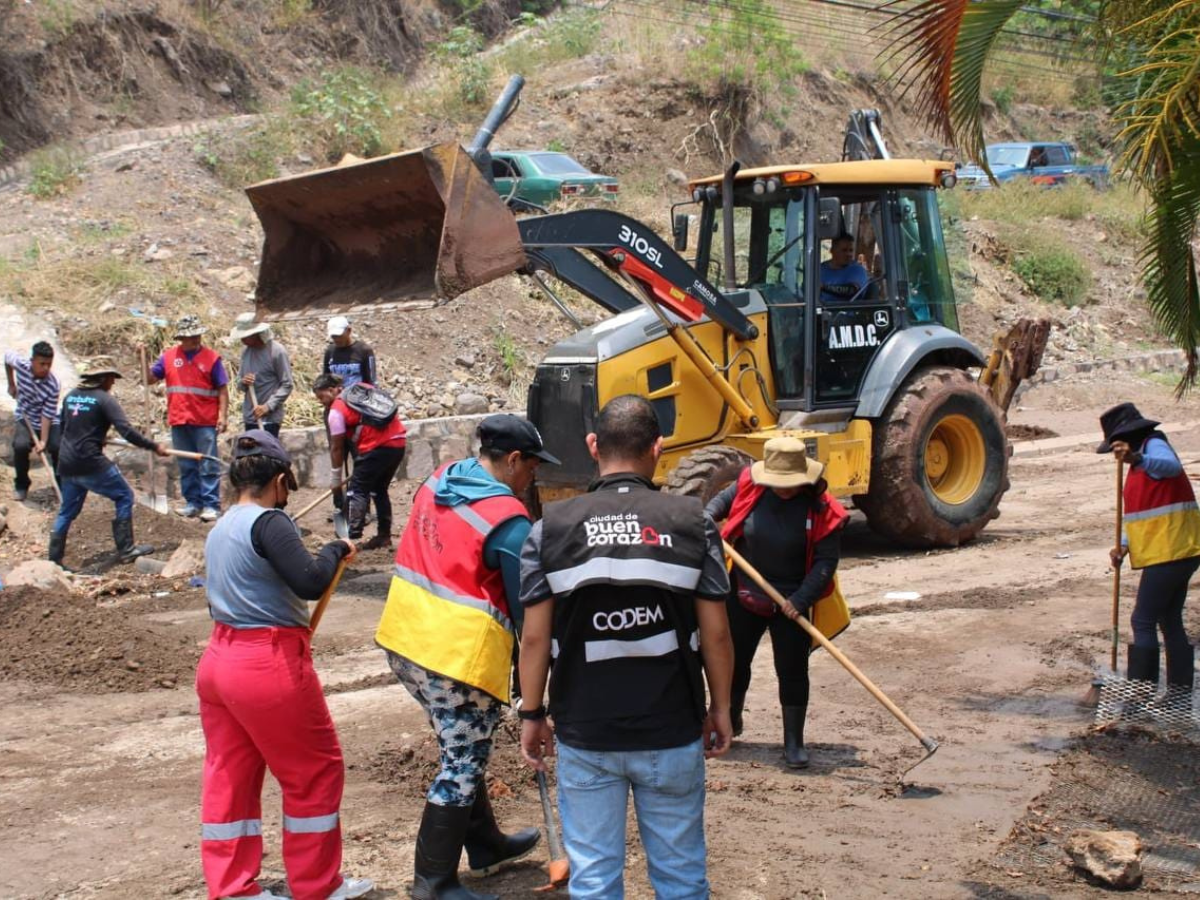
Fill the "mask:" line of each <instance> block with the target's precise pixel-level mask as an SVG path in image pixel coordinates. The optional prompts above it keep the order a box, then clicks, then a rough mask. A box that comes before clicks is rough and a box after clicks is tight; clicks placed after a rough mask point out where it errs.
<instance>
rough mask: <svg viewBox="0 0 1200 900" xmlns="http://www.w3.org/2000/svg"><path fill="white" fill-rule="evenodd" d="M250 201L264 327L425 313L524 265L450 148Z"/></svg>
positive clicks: (272, 185)
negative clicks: (381, 312) (347, 315)
mask: <svg viewBox="0 0 1200 900" xmlns="http://www.w3.org/2000/svg"><path fill="white" fill-rule="evenodd" d="M246 194H247V196H248V197H249V198H250V203H251V205H252V206H253V207H254V211H255V213H256V214H257V215H258V218H259V221H260V222H261V223H262V227H263V232H264V234H265V240H264V243H263V253H262V263H261V265H260V267H259V277H258V289H257V294H256V302H257V308H258V314H259V317H260V318H261V319H267V320H272V319H274V320H278V319H289V318H300V317H304V316H312V315H315V314H318V313H321V312H347V311H351V310H354V309H361V308H378V307H384V306H391V307H393V308H426V307H430V306H435V305H437V303H438V302H440V301H444V300H449V299H451V298H453V297H456V296H458V295H459V294H461V293H463V292H464V291H468V290H470V289H471V288H474V287H479V286H480V285H483V284H487V283H488V282H490V281H494V280H495V279H497V278H500V277H501V276H503V275H507V274H510V273H512V272H515V271H517V270H518V269H520V268H522V267H523V266H524V265H525V263H526V260H525V251H524V249H523V247H522V244H521V238H520V235H519V233H518V231H517V223H516V221H515V220H514V219H513V216H512V214H511V213H510V212H509V211H508V208H507V207H506V206H505V205H504V202H503V200H501V199H500V196H499V195H498V194H497V193H496V191H495V189H494V188H493V187H492V185H491V184H489V182H488V180H487V179H486V178H485V177H484V176H483V174H482V173H481V172H480V171H479V169H478V167H477V166H476V165H475V163H474V162H473V161H472V160H471V158H470V156H468V155H467V153H466V151H465V150H463V149H462V147H460V146H459V145H458V144H454V143H446V144H435V145H433V146H430V147H424V148H422V149H420V150H413V151H408V152H405V153H394V154H391V155H389V156H381V157H377V158H375V159H368V160H353V161H350V158H348V160H343V164H342V165H338V166H334V167H332V168H328V169H319V170H317V171H315V172H308V173H306V174H303V175H295V176H291V177H287V178H277V179H275V180H273V181H265V182H262V183H260V184H256V185H252V186H251V187H249V188H247V189H246Z"/></svg>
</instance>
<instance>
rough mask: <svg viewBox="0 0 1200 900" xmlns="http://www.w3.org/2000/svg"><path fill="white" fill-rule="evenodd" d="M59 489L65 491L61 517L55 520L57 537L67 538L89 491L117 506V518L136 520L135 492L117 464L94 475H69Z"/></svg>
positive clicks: (61, 482) (59, 512)
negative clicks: (59, 535) (63, 536)
mask: <svg viewBox="0 0 1200 900" xmlns="http://www.w3.org/2000/svg"><path fill="white" fill-rule="evenodd" d="M59 489H60V490H62V495H63V499H62V506H60V507H59V508H58V517H57V518H55V520H54V533H55V534H61V535H66V533H67V531H68V530H69V529H70V527H71V523H72V522H74V521H75V519H76V518H78V516H79V513H80V512H81V511H82V510H83V501H84V500H86V499H87V495H88V491H91V492H92V493H94V494H99V495H100V496H101V497H107V498H108V499H109V500H111V501H112V502H113V503H115V504H117V513H116V516H115V518H118V519H132V518H133V489H132V488H131V487H130V486H129V482H127V481H126V480H125V478H124V476H123V475H122V474H121V470H120V469H118V468H117V467H116V465H115V464H114V465H110V466H109V467H108V468H107V469H105V470H104V471H103V472H97V473H96V474H95V475H67V476H65V477H64V478H62V479H61V480H60V483H59Z"/></svg>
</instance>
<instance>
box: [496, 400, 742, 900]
mask: <svg viewBox="0 0 1200 900" xmlns="http://www.w3.org/2000/svg"><path fill="white" fill-rule="evenodd" d="M587 443H588V450H589V451H590V452H591V454H592V457H593V458H595V459H596V461H597V462H598V463H599V465H600V477H599V478H598V479H597V480H596V481H595V482H594V483H593V484H592V486H591V489H590V490H589V491H588V493H586V494H584V495H582V496H579V497H574V498H572V499H570V500H564V501H562V502H561V503H552V504H550V505H549V506H548V507H547V508H546V513H545V518H544V519H542V521H541V522H538V523H537V524H536V525H534V526H533V530H532V531H531V532H530V534H529V538H528V539H527V540H526V542H525V546H524V548H523V550H522V552H521V602H522V603H523V604H524V606H525V629H524V632H523V634H522V639H521V693H522V697H523V700H522V708H521V709H520V711H519V712H518V715H519V716H520V718H521V719H522V720H523V721H522V728H521V752H522V755H523V756H524V757H525V759H526V761H528V762H529V763H530V765H532V766H534V767H535V768H537V769H542V768H544V763H543V762H542V756H543V755H544V754H552V753H553V752H554V749H555V748H554V738H555V737H557V739H558V748H557V749H558V758H559V759H558V804H559V812H560V814H561V816H562V825H563V842H564V844H565V845H566V850H567V858H568V860H569V862H570V864H571V884H570V893H571V897H572V898H573V900H581V898H603V900H612V898H619V897H623V896H624V886H623V878H624V869H625V810H626V798H627V797H628V794H629V790H630V788H632V789H633V798H634V806H635V809H636V812H637V821H638V831H639V832H640V833H641V837H642V845H643V846H644V847H645V850H646V863H647V866H648V868H649V872H650V881H651V883H652V884H653V886H654V892H655V895H656V896H658V897H670V898H672V900H684V898H688V900H692V898H695V900H700V898H706V897H708V895H709V884H708V878H707V875H706V870H705V850H704V759H705V757H706V756H707V757H712V756H720V755H721V754H723V753H725V751H726V750H728V749H729V743H730V740H731V738H732V728H731V726H730V722H729V686H730V680H731V677H732V671H733V644H732V642H731V640H730V637H729V623H728V621H727V619H726V617H725V604H724V601H725V597H726V595H727V594H728V593H729V577H728V574H727V572H726V570H725V561H724V555H723V553H722V551H721V539H720V536H719V535H718V533H717V528H716V526H715V525H714V524H713V521H712V519H710V518H709V517H708V516H706V515H705V514H704V510H703V508H702V507H701V505H700V502H699V501H698V500H696V499H694V498H691V497H678V496H674V495H670V494H661V493H659V492H658V490H657V489H656V488H655V486H654V482H653V481H651V478H652V477H653V475H654V470H655V466H656V464H657V462H658V457H659V455H660V454H661V453H662V435H661V432H660V430H659V426H658V419H657V418H656V416H655V414H654V409H653V408H652V407H651V406H650V404H649V403H648V402H647V401H646V400H644V399H642V398H641V397H635V396H632V395H626V396H623V397H616V398H614V399H613V400H611V401H610V402H609V403H608V404H607V405H605V407H604V409H602V410H601V411H600V415H599V416H598V417H597V419H596V432H595V434H589V435H588V436H587ZM552 647H553V648H554V649H553V654H554V677H553V678H552V679H551V682H550V707H549V710H547V709H546V708H545V707H544V706H542V697H543V694H544V692H545V688H546V677H547V673H548V670H549V667H550V659H551V653H552ZM701 652H702V653H703V659H701ZM702 670H703V671H702ZM705 676H707V681H708V691H709V705H708V708H707V714H706V710H705V693H704V683H705ZM547 715H549V716H550V717H551V718H553V720H554V729H553V730H551V728H550V725H549V723H548V722H547V720H546V717H547Z"/></svg>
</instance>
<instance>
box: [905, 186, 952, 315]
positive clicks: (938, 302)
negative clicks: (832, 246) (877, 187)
mask: <svg viewBox="0 0 1200 900" xmlns="http://www.w3.org/2000/svg"><path fill="white" fill-rule="evenodd" d="M896 204H897V216H896V218H897V221H898V222H899V236H900V264H901V266H902V267H903V271H902V272H901V273H900V276H899V279H898V280H899V281H900V282H902V283H903V284H905V285H907V296H906V297H904V298H901V299H902V301H904V302H905V303H906V305H907V308H908V315H909V318H910V320H911V321H913V322H939V323H941V324H942V325H945V326H946V327H947V328H952V329H954V330H955V331H957V330H958V315H957V313H956V312H955V309H954V288H953V287H952V286H951V282H950V264H949V262H948V261H947V259H946V244H945V241H944V239H943V237H942V220H941V217H940V216H939V215H938V207H937V197H936V195H935V194H934V191H933V189H932V188H920V189H912V190H901V191H898V192H897V198H896Z"/></svg>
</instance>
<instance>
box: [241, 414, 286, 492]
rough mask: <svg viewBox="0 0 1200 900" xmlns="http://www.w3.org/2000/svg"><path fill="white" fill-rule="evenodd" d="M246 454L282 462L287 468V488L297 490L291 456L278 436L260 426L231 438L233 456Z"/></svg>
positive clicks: (245, 455) (242, 456)
mask: <svg viewBox="0 0 1200 900" xmlns="http://www.w3.org/2000/svg"><path fill="white" fill-rule="evenodd" d="M247 456H265V457H267V458H268V459H274V460H276V461H278V462H281V463H283V465H284V466H285V467H286V469H287V486H288V490H292V491H295V490H299V487H300V486H299V485H298V484H297V483H296V475H295V473H293V472H292V457H291V456H289V455H288V452H287V451H286V450H285V449H283V444H281V443H279V438H277V437H275V435H273V434H271V433H270V432H269V431H266V430H264V429H262V428H252V429H250V430H249V431H246V432H243V433H242V434H239V435H238V436H237V437H235V438H234V439H233V458H234V459H243V458H244V457H247Z"/></svg>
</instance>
